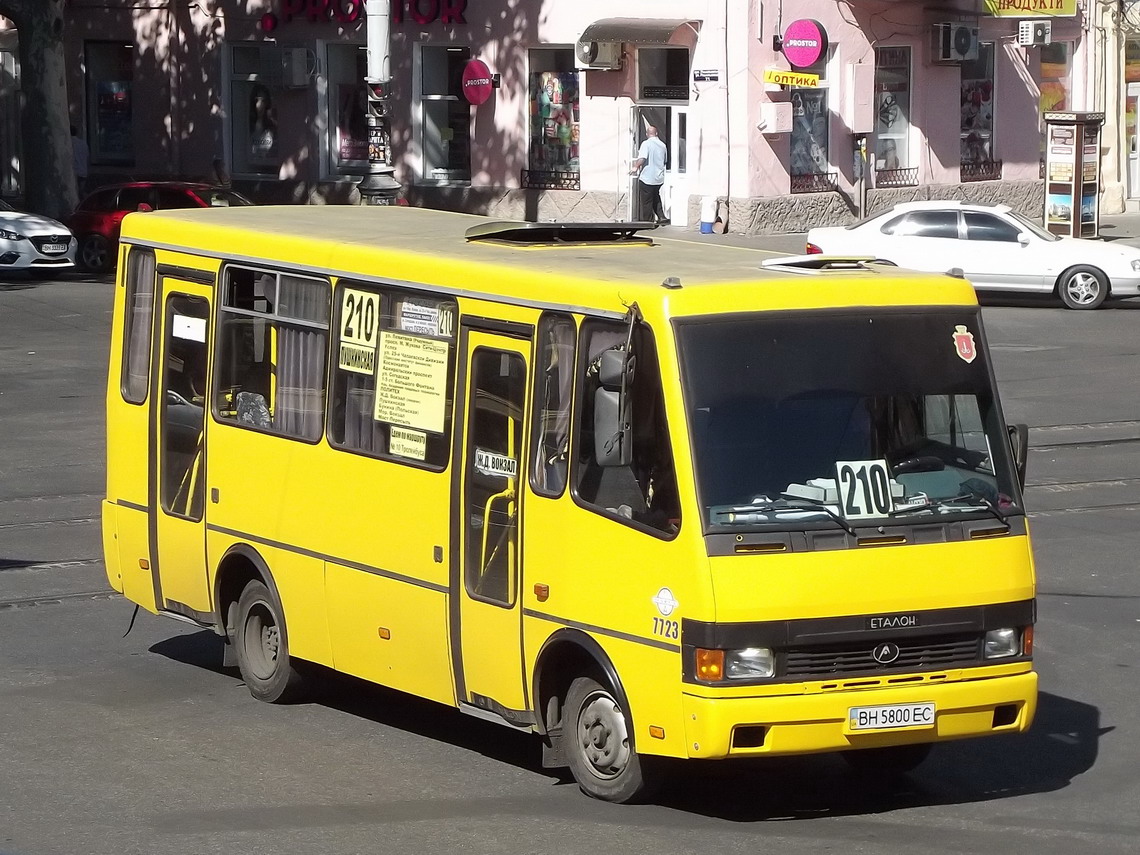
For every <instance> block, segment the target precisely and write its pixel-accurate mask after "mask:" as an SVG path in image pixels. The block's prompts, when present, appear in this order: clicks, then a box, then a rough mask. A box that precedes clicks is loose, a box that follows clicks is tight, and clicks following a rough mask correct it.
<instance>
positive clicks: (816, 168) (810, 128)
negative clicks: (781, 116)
mask: <svg viewBox="0 0 1140 855" xmlns="http://www.w3.org/2000/svg"><path fill="white" fill-rule="evenodd" d="M829 115H830V114H829V113H828V112H827V90H826V89H797V90H796V91H794V92H793V93H792V137H791V158H790V160H791V163H790V166H791V173H792V175H818V174H820V173H823V172H827V171H828V160H827V143H828V139H827V136H828V123H829Z"/></svg>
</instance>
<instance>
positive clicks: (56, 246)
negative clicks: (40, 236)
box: [43, 243, 67, 252]
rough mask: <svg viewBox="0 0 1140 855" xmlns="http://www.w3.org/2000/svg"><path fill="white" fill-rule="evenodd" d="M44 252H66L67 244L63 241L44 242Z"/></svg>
mask: <svg viewBox="0 0 1140 855" xmlns="http://www.w3.org/2000/svg"><path fill="white" fill-rule="evenodd" d="M43 251H44V252H67V244H65V243H45V244H44V248H43Z"/></svg>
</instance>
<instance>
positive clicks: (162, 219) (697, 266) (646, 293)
mask: <svg viewBox="0 0 1140 855" xmlns="http://www.w3.org/2000/svg"><path fill="white" fill-rule="evenodd" d="M490 222H496V221H494V220H490V219H489V218H487V217H478V216H472V215H469V214H458V213H452V212H448V211H435V210H428V209H423V208H407V207H365V206H344V205H336V206H314V205H281V206H249V207H232V208H209V209H197V208H196V209H179V210H171V211H154V212H147V213H136V214H130V215H129V216H127V218H126V219H125V220H124V221H123V231H122V237H123V240H124V241H126V242H129V243H142V244H146V245H153V246H157V247H165V248H169V249H174V250H177V251H180V252H184V253H189V254H192V255H203V256H206V257H209V258H222V259H226V260H230V261H235V262H247V263H262V264H268V265H271V266H274V267H285V268H289V267H296V268H298V269H305V270H309V271H314V272H321V273H328V274H332V275H343V276H346V277H353V278H362V279H375V280H381V281H388V282H405V283H409V284H416V283H425V284H428V285H431V286H434V287H437V288H441V289H444V290H447V291H451V292H454V293H469V294H486V295H493V296H497V297H502V298H505V299H507V300H509V301H511V302H524V303H534V304H541V305H564V306H567V307H574V308H581V309H585V310H595V311H603V312H617V313H621V312H624V310H625V306H626V305H628V304H629V303H631V302H633V301H637V302H638V304H639V305H640V306H641V307H642V310H643V311H646V310H647V309H650V307H652V306H654V304H658V305H659V307H660V308H659V311H660V312H661V313H663V314H665V315H668V316H674V317H676V316H683V315H703V314H714V313H720V312H740V311H762V310H774V309H797V308H802V309H807V308H826V307H843V306H930V305H970V304H976V302H977V298H976V296H975V294H974V290H973V288H972V287H971V286H970V284H969V283H968V282H966V281H965V280H963V279H960V278H955V277H950V276H944V275H937V274H929V273H915V272H912V271H905V270H900V269H898V268H894V267H890V266H885V265H873V266H871V267H869V268H860V267H857V268H854V269H843V270H826V271H789V270H784V269H778V268H777V269H773V268H771V267H768V268H764V267H762V266H761V265H762V262H763V261H764V260H765V259H772V258H777V257H779V256H782V255H786V254H785V253H776V252H770V251H766V250H760V249H752V248H747V247H734V246H725V245H723V244H716V245H713V244H707V243H702V242H700V241H693V240H682V239H678V238H669V237H666V236H663V235H661V234H659V233H657V232H655V231H643V232H640V236H642V237H648V238H649V239H650V242H649V243H644V242H641V243H638V242H624V243H622V242H611V243H580V244H577V243H568V244H560V245H550V244H544V245H542V246H536V245H511V244H508V243H506V242H502V241H496V240H493V239H480V240H474V241H469V240H467V238H466V237H465V235H466V232H467V230H468V229H470V228H471V227H472V226H476V225H483V224H487V223H490ZM670 279H672V280H675V282H674V283H671V284H674V285H679V286H680V287H666V286H665V285H664V284H663V283H665V282H666V280H670ZM651 313H652V314H657V312H651Z"/></svg>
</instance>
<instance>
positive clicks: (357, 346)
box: [328, 279, 459, 471]
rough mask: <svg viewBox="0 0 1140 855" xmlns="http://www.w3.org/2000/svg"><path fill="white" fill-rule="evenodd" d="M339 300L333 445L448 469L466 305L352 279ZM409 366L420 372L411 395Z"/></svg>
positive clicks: (340, 285)
mask: <svg viewBox="0 0 1140 855" xmlns="http://www.w3.org/2000/svg"><path fill="white" fill-rule="evenodd" d="M335 303H336V317H335V326H336V334H335V336H334V338H333V366H332V369H333V370H332V383H331V386H330V387H329V424H328V441H329V445H331V446H333V447H334V448H340V449H343V450H344V451H351V452H355V453H357V454H364V455H367V456H369V457H380V458H384V459H387V460H395V461H397V462H399V463H405V464H412V465H420V466H425V467H428V468H431V469H435V470H437V471H438V470H442V469H444V468H445V467H446V466H447V462H448V460H449V459H450V454H451V421H452V410H453V406H452V400H451V398H452V394H453V388H454V385H455V351H456V332H457V328H456V321H457V320H458V317H459V307H458V304H457V303H456V302H455V300H454V299H452V298H451V297H438V296H435V295H430V294H424V293H421V292H412V291H407V290H403V289H400V290H397V289H395V288H377V287H376V286H375V285H371V284H368V283H364V282H351V281H348V280H345V279H341V280H339V281H338V282H337V290H336V297H335ZM408 371H414V372H416V373H417V374H418V375H419V381H418V382H419V384H420V387H419V388H417V389H416V390H415V391H414V392H413V393H412V394H411V395H410V396H408V397H406V396H405V394H404V388H403V387H404V385H405V383H406V377H407V372H408ZM378 383H379V389H380V394H379V397H378V396H377V384H378ZM413 399H414V400H413Z"/></svg>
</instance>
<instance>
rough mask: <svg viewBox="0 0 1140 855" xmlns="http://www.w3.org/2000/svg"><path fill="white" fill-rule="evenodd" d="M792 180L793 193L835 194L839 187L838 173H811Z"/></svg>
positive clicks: (794, 176)
mask: <svg viewBox="0 0 1140 855" xmlns="http://www.w3.org/2000/svg"><path fill="white" fill-rule="evenodd" d="M791 178H792V187H791V190H792V192H793V193H833V192H834V191H835V190H836V189H838V186H839V173H838V172H809V173H808V174H807V175H793V176H792V177H791Z"/></svg>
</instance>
